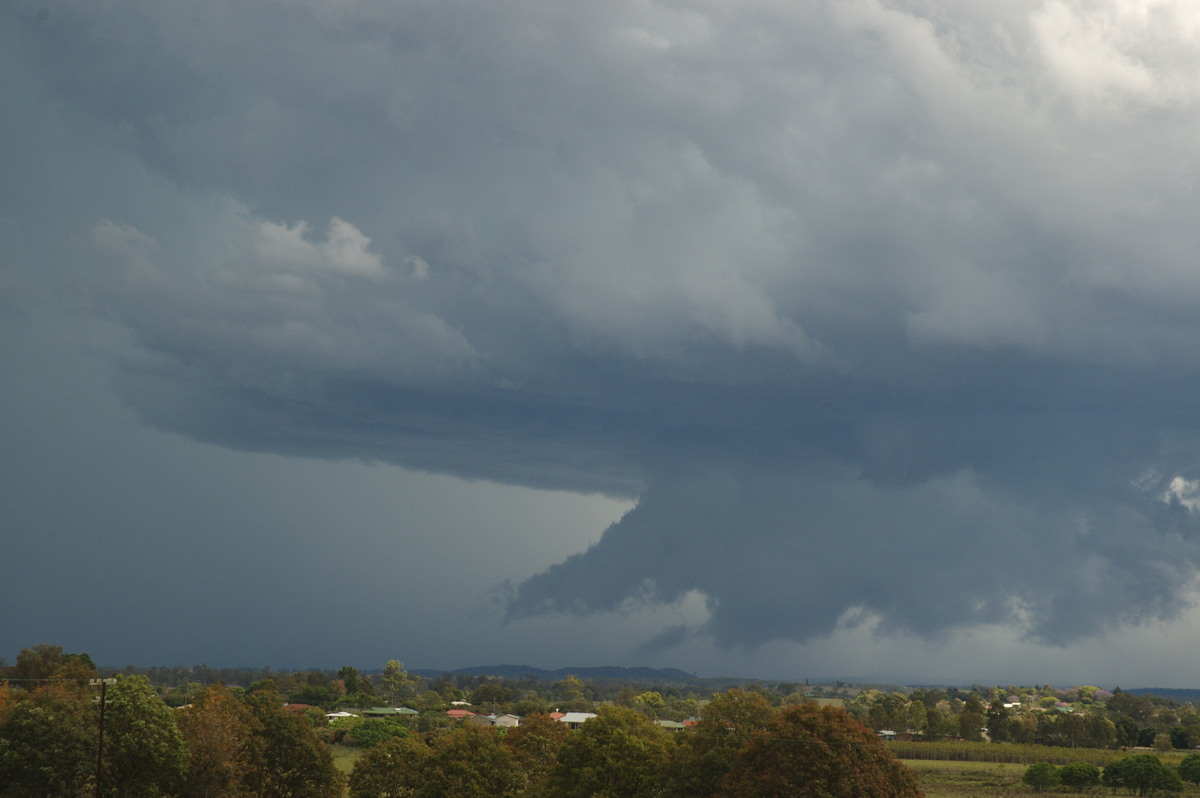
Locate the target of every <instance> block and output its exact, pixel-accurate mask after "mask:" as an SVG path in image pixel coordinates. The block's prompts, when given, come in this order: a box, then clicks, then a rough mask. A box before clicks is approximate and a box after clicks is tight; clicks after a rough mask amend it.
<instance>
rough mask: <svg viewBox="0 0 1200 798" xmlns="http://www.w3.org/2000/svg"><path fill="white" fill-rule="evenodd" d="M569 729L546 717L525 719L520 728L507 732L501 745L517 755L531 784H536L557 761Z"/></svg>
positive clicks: (540, 715) (529, 716)
mask: <svg viewBox="0 0 1200 798" xmlns="http://www.w3.org/2000/svg"><path fill="white" fill-rule="evenodd" d="M569 733H570V729H568V728H567V724H565V723H559V722H558V721H557V720H555V719H554V718H552V717H550V716H549V715H547V714H545V713H541V714H537V715H527V716H526V717H525V719H524V720H523V721H521V725H520V726H516V727H514V728H512V729H509V730H508V733H507V734H505V735H504V740H503V742H504V745H506V746H508V747H509V748H511V749H512V750H513V752H514V753H515V754H516V755H517V759H518V760H519V761H520V762H521V763H522V764H523V766H524V768H525V772H526V774H528V776H529V780H530V781H531V782H538V781H541V779H542V778H543V777H544V776H545V775H546V773H548V772H549V771H550V768H551V767H552V766H553V765H554V763H555V762H556V761H557V760H558V751H559V749H561V748H562V746H563V743H564V742H566V739H567V735H568V734H569Z"/></svg>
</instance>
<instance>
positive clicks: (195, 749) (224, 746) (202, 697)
mask: <svg viewBox="0 0 1200 798" xmlns="http://www.w3.org/2000/svg"><path fill="white" fill-rule="evenodd" d="M260 729H261V726H260V724H259V723H258V721H257V720H255V718H254V716H253V715H252V714H251V712H250V710H249V709H248V708H247V707H246V706H245V705H244V704H243V703H242V702H241V701H239V700H238V699H237V698H236V697H235V696H234V695H233V693H231V692H229V690H228V689H227V688H226V687H225V686H224V685H220V684H213V685H209V686H208V687H206V688H204V689H203V690H201V691H200V692H199V693H197V694H196V695H195V696H194V697H193V699H192V705H191V706H190V707H188V708H187V709H184V710H183V711H182V712H181V713H180V716H179V730H180V731H181V732H182V733H183V739H184V742H185V743H186V744H187V750H188V762H187V775H186V777H185V779H184V784H185V787H184V790H183V794H184V795H185V796H186V797H187V798H249V797H250V796H251V795H253V793H252V791H251V789H250V787H249V779H250V771H251V768H252V767H253V762H252V755H253V752H254V737H255V734H256V733H257V732H258V731H259V730H260Z"/></svg>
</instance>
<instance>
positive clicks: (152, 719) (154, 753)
mask: <svg viewBox="0 0 1200 798" xmlns="http://www.w3.org/2000/svg"><path fill="white" fill-rule="evenodd" d="M104 728H105V733H104V788H105V792H106V793H107V794H108V795H111V796H118V798H154V796H157V795H160V794H162V793H169V792H173V791H175V789H176V788H177V787H178V786H179V785H180V784H181V783H182V781H183V774H184V768H185V765H186V763H187V754H186V751H185V748H184V742H183V735H182V734H181V733H180V731H179V727H178V725H177V724H176V723H175V714H174V711H173V710H172V709H171V708H170V707H168V706H167V705H166V704H164V703H163V702H162V699H160V698H159V697H158V693H156V692H155V691H154V688H153V687H151V686H150V680H149V679H147V678H146V677H145V676H123V677H121V678H120V679H118V680H117V683H116V684H114V685H112V686H111V687H110V688H108V690H107V701H106V706H105V712H104Z"/></svg>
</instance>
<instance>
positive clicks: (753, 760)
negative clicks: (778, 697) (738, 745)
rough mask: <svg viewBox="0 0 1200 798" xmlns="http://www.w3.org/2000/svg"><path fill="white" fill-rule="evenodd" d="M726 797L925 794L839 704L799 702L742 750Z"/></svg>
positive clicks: (913, 797) (909, 797) (915, 797)
mask: <svg viewBox="0 0 1200 798" xmlns="http://www.w3.org/2000/svg"><path fill="white" fill-rule="evenodd" d="M720 795H722V796H726V797H727V798H768V796H770V797H771V798H774V797H775V796H780V795H803V796H806V798H861V797H862V796H866V795H869V796H872V797H873V798H920V796H921V791H920V789H918V787H917V778H916V776H915V775H914V774H913V772H912V771H911V770H909V769H908V768H906V767H905V766H904V765H903V764H901V763H900V762H899V761H898V760H897V759H896V758H895V757H894V756H893V755H892V753H891V752H890V751H889V750H888V749H887V748H886V747H884V745H883V743H882V741H880V739H879V738H878V737H877V736H876V735H875V734H874V733H873V732H871V731H870V730H869V729H868V728H866V727H865V726H863V725H862V724H861V723H859V722H858V721H856V720H855V719H854V718H852V717H850V716H849V715H848V714H847V713H846V712H844V711H842V710H840V709H836V708H834V707H817V706H814V705H812V704H798V705H796V706H793V707H788V708H787V709H785V710H784V711H783V712H782V713H780V714H779V715H778V716H777V717H776V718H775V719H774V720H773V721H772V722H771V723H770V725H769V726H768V728H767V729H766V730H765V731H759V732H755V733H754V734H753V735H752V736H751V737H750V739H749V741H747V742H746V744H745V745H744V746H743V747H742V749H741V750H740V751H739V752H738V755H737V758H736V759H735V760H734V763H733V767H732V768H731V769H730V771H729V773H728V775H727V776H726V777H725V779H724V782H723V784H722V790H721V793H720Z"/></svg>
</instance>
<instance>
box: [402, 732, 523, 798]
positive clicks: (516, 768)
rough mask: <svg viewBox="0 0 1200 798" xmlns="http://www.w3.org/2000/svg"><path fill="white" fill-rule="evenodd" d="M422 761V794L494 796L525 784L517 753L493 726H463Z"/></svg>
mask: <svg viewBox="0 0 1200 798" xmlns="http://www.w3.org/2000/svg"><path fill="white" fill-rule="evenodd" d="M421 765H422V767H421V786H420V788H419V789H418V790H417V796H418V797H419V798H444V796H448V795H453V796H462V798H490V796H494V795H514V794H517V793H519V792H521V791H522V790H523V789H524V787H525V773H524V771H523V770H522V769H521V766H520V764H519V762H518V760H517V757H516V754H515V753H514V752H513V751H512V749H510V748H507V747H505V746H502V745H501V744H500V741H499V738H498V736H497V734H496V731H495V730H494V729H491V728H484V727H480V726H462V727H460V728H457V729H455V730H454V731H452V732H450V733H449V734H445V735H443V736H441V737H439V738H438V739H437V741H436V742H435V743H434V745H433V754H432V755H431V756H429V757H427V758H425V760H424V761H423V762H422V763H421Z"/></svg>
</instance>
